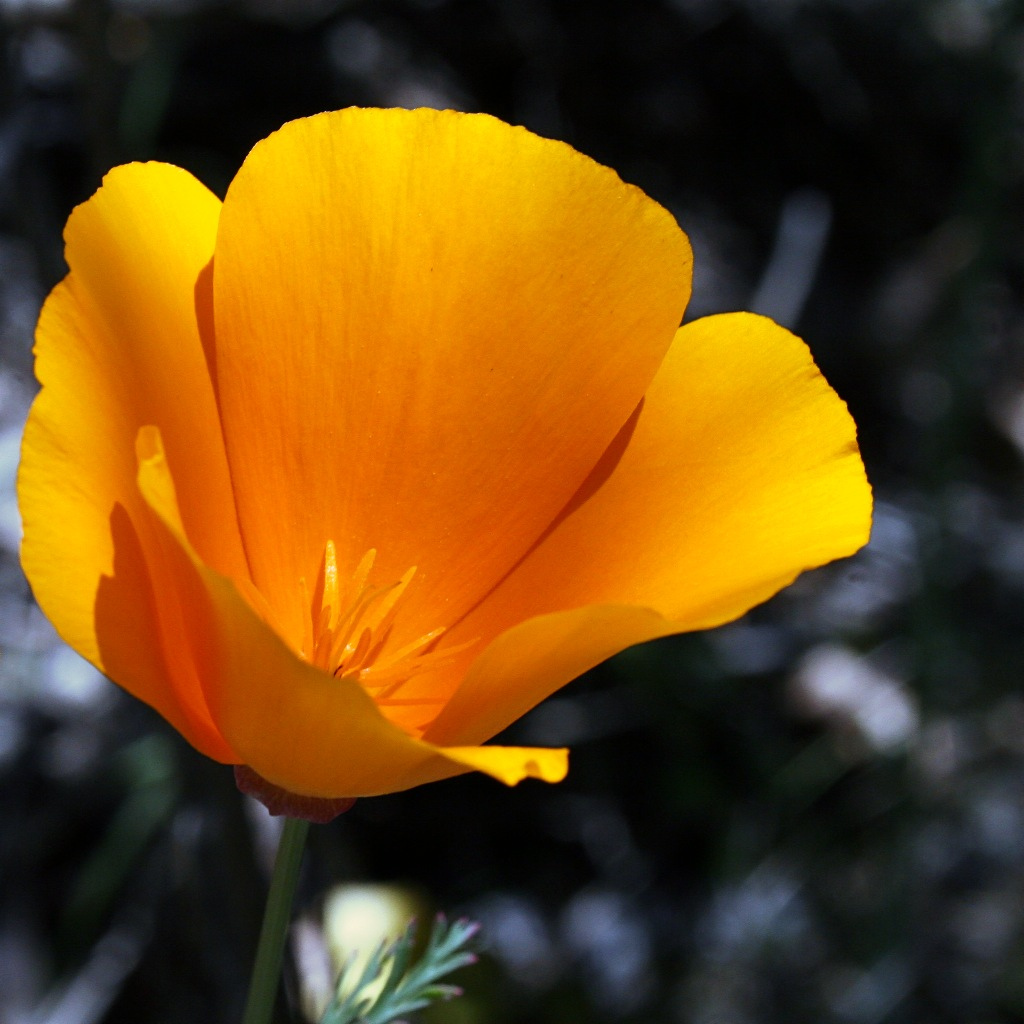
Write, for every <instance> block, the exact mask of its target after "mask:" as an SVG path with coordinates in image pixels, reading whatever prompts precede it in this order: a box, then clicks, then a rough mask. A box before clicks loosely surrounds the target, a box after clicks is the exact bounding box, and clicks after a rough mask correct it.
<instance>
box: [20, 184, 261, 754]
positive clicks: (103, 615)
mask: <svg viewBox="0 0 1024 1024" xmlns="http://www.w3.org/2000/svg"><path fill="white" fill-rule="evenodd" d="M219 209H220V204H219V202H218V201H217V199H216V197H215V196H213V195H212V194H211V193H210V192H209V191H208V190H207V189H206V188H205V187H204V186H203V185H201V184H200V183H199V182H198V181H196V179H195V178H193V177H192V176H191V175H189V174H187V173H186V172H185V171H182V170H180V169H179V168H177V167H170V166H168V165H165V164H132V165H129V166H126V167H118V168H115V169H114V170H113V171H111V172H110V173H109V174H108V175H107V176H106V178H105V179H104V183H103V186H102V187H101V188H100V189H99V191H97V192H96V194H95V195H94V196H93V197H92V198H91V199H90V200H89V201H88V202H86V203H84V204H82V205H81V206H79V207H78V208H77V209H76V210H75V211H74V212H73V213H72V215H71V218H70V219H69V221H68V225H67V229H66V232H65V238H66V242H67V250H66V253H67V260H68V264H69V266H70V273H69V274H68V276H67V277H66V278H65V279H64V280H63V281H62V282H61V283H60V284H59V285H58V286H57V287H56V288H55V289H54V290H53V292H52V293H51V295H50V297H49V298H48V300H47V302H46V304H45V306H44V307H43V311H42V314H41V315H40V319H39V326H38V329H37V334H36V374H37V376H38V378H39V380H40V382H41V384H42V386H43V387H42V391H41V392H40V393H39V395H38V396H37V398H36V400H35V403H34V404H33V406H32V410H31V413H30V414H29V420H28V424H27V426H26V428H25V437H24V442H23V446H22V461H21V468H20V471H19V479H18V494H19V502H20V506H21V512H22V519H23V523H24V541H23V544H22V564H23V566H24V569H25V573H26V575H27V576H28V579H29V581H30V583H31V584H32V588H33V591H34V592H35V595H36V598H37V599H38V601H39V604H40V606H41V607H42V609H43V611H44V612H45V613H46V615H47V616H48V618H49V619H50V620H51V621H52V622H53V623H54V625H55V626H56V627H57V630H58V632H59V633H60V634H61V635H62V636H63V637H64V639H65V640H67V641H68V643H70V644H71V645H72V646H73V647H74V648H75V649H76V650H77V651H79V653H81V654H82V655H84V656H85V657H86V658H88V659H89V660H90V661H92V662H93V664H95V665H96V666H97V667H98V668H100V669H101V670H103V671H104V672H106V673H107V674H108V675H110V676H112V677H113V678H115V679H116V680H117V682H118V683H120V684H121V685H122V686H124V687H125V688H126V689H127V690H129V691H130V692H132V693H134V694H135V695H136V696H138V697H140V698H142V699H143V700H145V701H146V702H147V703H149V704H151V705H153V706H154V707H156V708H157V709H158V710H159V711H160V712H161V713H162V714H163V715H164V716H165V717H166V718H168V719H169V720H170V721H171V722H172V724H173V725H174V726H175V727H176V728H177V729H178V730H179V731H180V732H182V733H183V734H184V735H185V736H186V737H187V738H188V739H189V740H190V742H192V743H193V744H194V745H195V746H196V747H198V748H199V749H200V750H202V751H203V752H205V753H207V754H209V755H210V756H211V757H216V758H220V759H223V760H230V758H231V751H230V749H229V748H228V747H227V745H226V744H225V743H224V741H223V739H222V738H221V737H220V736H219V735H218V734H217V732H216V730H215V729H214V727H213V725H212V723H211V722H210V720H209V715H208V713H207V711H206V707H205V703H204V702H203V699H202V694H201V692H200V691H199V690H198V688H197V686H196V684H195V680H194V678H191V677H189V676H188V675H187V673H186V674H185V675H176V674H175V670H174V669H173V657H172V662H171V663H168V662H167V660H166V659H165V658H164V657H163V656H162V655H161V653H160V646H161V643H170V642H171V635H172V633H173V628H172V627H171V626H170V625H169V623H167V622H166V621H164V618H163V617H164V613H165V612H166V609H164V608H163V606H162V604H161V603H160V602H158V601H156V600H155V594H157V593H158V592H159V589H160V587H161V586H162V580H161V579H160V578H159V575H158V574H154V566H153V565H152V564H151V563H150V561H149V560H148V555H149V551H148V544H149V540H150V538H149V537H148V536H147V533H146V528H145V524H144V522H143V521H142V520H143V519H144V518H145V517H144V516H143V515H142V510H141V502H140V501H139V499H138V496H137V488H136V486H135V458H134V443H135V435H136V432H137V430H138V428H139V426H140V425H141V424H142V423H146V422H154V423H158V424H159V425H160V427H161V429H162V430H163V431H164V433H165V436H166V437H167V447H168V452H169V458H170V460H171V463H172V464H173V465H174V466H175V467H176V472H178V473H179V474H180V478H181V481H182V483H181V493H182V513H183V517H184V521H185V523H186V526H187V529H188V532H189V535H190V537H192V538H193V542H194V543H195V544H196V546H197V548H198V549H199V550H201V551H202V552H203V554H204V557H205V558H208V559H209V560H210V561H211V563H212V564H215V565H217V566H218V567H220V568H221V569H222V570H223V571H225V572H242V573H244V571H245V570H244V558H243V554H242V549H241V544H240V537H239V534H238V529H237V520H236V517H235V514H234V508H233V499H232V496H231V488H230V481H229V479H228V473H227V462H226V459H225V456H224V449H223V441H222V438H221V431H220V424H219V419H218V416H217V410H216V405H215V402H214V396H213V391H212V388H211V385H210V381H209V375H208V373H207V368H206V362H205V358H204V354H203V348H202V344H201V342H200V338H199V332H198V328H197V323H196V313H195V295H194V288H195V284H196V280H197V277H198V275H199V273H200V271H201V270H202V268H203V267H204V265H206V264H207V262H208V261H209V260H210V257H211V255H212V252H213V244H214V237H215V233H216V228H217V219H218V214H219ZM168 629H171V633H168Z"/></svg>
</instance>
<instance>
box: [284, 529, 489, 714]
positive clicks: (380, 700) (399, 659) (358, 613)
mask: <svg viewBox="0 0 1024 1024" xmlns="http://www.w3.org/2000/svg"><path fill="white" fill-rule="evenodd" d="M376 554H377V553H376V551H375V550H373V549H371V550H369V551H367V552H366V554H365V555H363V557H362V559H361V560H360V562H359V564H358V565H357V566H356V569H355V571H354V572H353V573H352V575H351V577H349V578H347V579H346V578H344V576H343V575H342V574H339V572H338V561H337V552H336V550H335V546H334V542H333V541H330V540H329V541H328V542H327V544H326V545H325V547H324V554H323V559H322V561H321V563H320V567H319V570H318V572H317V579H316V585H315V586H314V588H313V591H312V593H310V592H309V587H308V585H307V583H306V581H305V579H303V580H302V592H303V600H304V602H305V603H306V604H307V606H308V608H309V617H308V619H307V623H306V632H305V636H304V637H303V642H302V649H301V651H300V653H301V655H302V657H303V658H304V659H305V660H306V661H308V662H310V664H312V665H315V666H316V667H317V668H319V669H321V670H323V671H324V672H328V673H330V674H331V675H333V676H335V677H336V678H338V679H351V680H353V681H355V682H358V683H359V685H360V686H362V687H363V689H364V690H366V692H367V693H368V694H369V695H370V696H371V697H372V698H373V699H374V701H375V702H376V704H377V705H378V707H380V709H381V711H382V712H383V713H385V714H386V715H387V716H388V717H394V713H393V712H392V713H389V712H388V709H394V710H395V711H397V710H398V709H409V710H412V709H414V708H422V709H423V710H424V711H429V712H431V714H430V717H431V718H432V717H433V714H434V713H436V710H437V709H438V708H439V707H440V706H441V705H442V704H443V703H444V698H443V697H441V696H436V697H435V696H432V695H424V694H422V693H420V694H417V696H415V697H412V696H404V695H403V694H402V692H401V691H402V687H403V686H405V684H406V683H407V682H408V681H409V680H410V679H412V678H413V677H414V676H418V675H422V674H423V673H425V672H430V671H434V670H436V669H439V668H441V667H442V666H444V665H445V664H448V663H449V662H451V661H452V660H454V658H455V657H456V656H457V655H459V654H461V653H462V652H463V651H464V650H466V649H467V648H468V647H471V646H472V645H473V644H474V643H475V641H470V642H469V643H463V644H459V645H457V646H454V647H448V648H443V649H441V650H438V649H437V644H438V641H439V640H440V639H441V637H442V636H443V635H444V633H445V629H444V628H443V627H439V628H436V629H432V630H430V631H429V632H427V633H424V634H423V635H422V636H420V637H418V638H417V639H416V640H413V641H412V642H410V643H405V644H402V646H400V647H396V646H395V645H394V644H392V643H391V637H392V627H393V626H394V623H395V620H396V618H397V617H398V615H399V614H400V611H401V602H402V597H403V595H404V594H405V593H406V591H407V590H408V588H409V584H410V583H412V580H413V577H414V576H415V575H416V567H415V566H413V567H412V568H410V569H408V570H407V571H406V572H405V573H404V574H403V575H402V577H401V578H400V579H398V580H395V581H394V582H392V583H388V584H385V585H383V586H374V585H373V584H371V583H370V582H369V579H370V574H371V572H372V570H373V563H374V559H375V558H376ZM400 714H401V717H403V718H404V717H406V715H405V714H404V713H400Z"/></svg>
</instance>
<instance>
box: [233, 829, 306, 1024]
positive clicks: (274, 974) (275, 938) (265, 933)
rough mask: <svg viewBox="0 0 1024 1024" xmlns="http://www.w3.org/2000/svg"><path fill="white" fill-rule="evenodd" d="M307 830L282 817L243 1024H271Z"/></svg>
mask: <svg viewBox="0 0 1024 1024" xmlns="http://www.w3.org/2000/svg"><path fill="white" fill-rule="evenodd" d="M308 831H309V822H308V821H306V820H305V819H303V818H285V820H284V831H283V832H282V833H281V842H280V844H279V845H278V847H277V858H276V860H275V861H274V875H273V878H271V880H270V892H269V893H268V894H267V906H266V909H265V910H264V911H263V927H262V928H261V929H260V944H259V946H258V948H257V950H256V962H255V963H254V964H253V968H252V980H251V981H250V982H249V997H248V999H247V1000H246V1004H245V1014H244V1016H243V1017H242V1024H270V1019H271V1017H272V1016H273V1013H274V1000H275V998H276V996H277V989H278V986H279V985H280V982H281V959H282V957H283V955H284V943H285V938H286V936H287V935H288V924H289V922H290V921H291V913H292V898H293V897H294V895H295V885H296V883H297V882H298V880H299V866H300V865H301V864H302V851H303V848H304V847H305V845H306V833H307V832H308Z"/></svg>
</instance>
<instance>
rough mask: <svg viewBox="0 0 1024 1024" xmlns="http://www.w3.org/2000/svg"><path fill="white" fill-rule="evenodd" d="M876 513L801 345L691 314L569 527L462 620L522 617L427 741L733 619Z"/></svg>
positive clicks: (863, 528) (507, 716)
mask: <svg viewBox="0 0 1024 1024" xmlns="http://www.w3.org/2000/svg"><path fill="white" fill-rule="evenodd" d="M870 521H871V491H870V488H869V486H868V483H867V480H866V478H865V475H864V467H863V464H862V462H861V459H860V455H859V453H858V451H857V444H856V433H855V427H854V423H853V420H852V419H851V417H850V415H849V413H848V412H847V409H846V406H845V405H844V404H843V403H842V402H841V401H840V400H839V398H838V397H837V396H836V394H835V392H834V391H833V390H832V389H831V388H830V387H829V385H828V383H827V382H826V381H825V379H824V378H823V377H822V376H821V374H820V373H819V372H818V370H817V368H816V367H815V365H814V362H813V361H812V359H811V356H810V353H809V352H808V350H807V347H806V346H805V345H804V343H803V342H802V341H800V340H799V339H798V338H796V337H794V336H793V335H792V334H790V333H789V332H788V331H786V330H784V329H783V328H781V327H779V326H778V325H776V324H774V323H772V322H771V321H770V320H767V319H765V318H764V317H758V316H754V315H753V314H748V313H735V314H725V315H722V316H714V317H707V318H705V319H702V320H697V321H695V322H694V323H691V324H688V325H687V326H685V327H683V328H681V329H680V330H679V332H678V334H677V336H676V341H675V343H674V344H673V346H672V349H671V351H670V352H669V354H668V356H667V357H666V360H665V362H664V364H663V366H662V368H661V370H660V371H659V373H658V375H657V377H656V378H655V379H654V381H653V383H652V385H651V387H650V389H649V390H648V393H647V395H646V396H645V398H644V402H643V404H642V407H641V408H640V409H639V410H638V411H637V414H636V415H635V417H634V418H633V419H632V420H631V422H630V423H629V424H627V426H626V427H625V428H623V431H622V433H621V434H620V436H619V438H617V439H616V442H615V444H613V445H612V446H611V447H610V449H609V450H608V452H607V453H606V456H605V458H604V459H603V460H602V463H601V464H599V466H598V467H597V468H596V469H595V471H594V474H593V475H592V477H591V479H589V480H588V481H587V483H586V484H585V485H584V486H583V488H581V490H580V492H579V493H578V494H577V496H576V497H575V498H574V499H573V501H572V502H571V503H570V505H569V506H568V508H567V509H566V510H565V512H564V514H563V516H561V517H560V519H559V521H558V523H557V524H556V526H555V527H554V528H553V529H552V530H551V532H550V533H549V534H548V535H547V536H545V537H544V538H543V539H542V541H541V542H540V543H539V544H538V545H537V546H536V547H535V548H534V549H533V550H532V551H531V552H530V554H529V555H528V556H527V558H525V559H524V560H523V561H522V563H521V564H520V565H518V566H517V567H516V569H515V570H514V571H513V572H512V573H511V574H510V575H509V576H508V578H507V579H506V580H505V581H504V582H503V583H502V585H501V586H499V587H498V588H497V589H496V590H495V591H494V592H493V593H492V594H491V595H489V596H488V598H487V600H486V601H485V602H483V604H482V605H481V606H480V607H479V608H477V609H476V610H474V611H473V612H472V613H471V614H470V615H468V616H467V617H466V619H465V620H464V621H463V622H461V623H459V625H458V626H457V627H456V628H455V629H453V630H452V631H451V633H450V634H449V636H448V638H447V639H448V641H449V642H451V643H453V644H454V643H458V642H459V641H460V640H461V639H463V638H465V637H470V636H479V637H483V638H488V637H494V636H495V635H497V634H501V633H502V631H503V630H509V632H507V633H504V634H503V635H501V636H499V638H498V640H496V641H495V642H494V643H492V644H491V646H490V647H489V648H488V650H487V651H486V652H485V653H484V655H483V656H482V657H480V658H479V659H478V660H477V661H476V662H475V663H474V664H473V665H472V667H471V668H469V670H468V675H467V677H466V679H465V680H464V681H463V683H462V685H461V686H460V688H459V689H458V691H457V692H456V694H455V696H454V697H453V699H452V700H451V702H450V703H449V704H448V705H447V707H446V708H445V709H444V711H443V712H442V714H441V715H440V717H439V718H438V720H436V721H435V722H434V724H433V725H432V726H431V727H430V728H429V729H428V730H427V731H426V734H425V738H427V739H429V740H430V741H431V742H451V743H463V742H473V743H475V742H481V741H482V740H484V739H487V738H489V737H490V736H492V735H494V733H495V732H496V731H499V730H500V729H501V728H503V727H504V726H505V725H507V724H508V723H509V722H511V721H513V720H514V719H515V718H517V717H518V716H519V715H521V714H523V712H524V711H526V710H528V708H529V707H530V706H532V704H534V703H536V702H537V701H538V700H541V699H543V697H545V696H546V695H547V694H548V693H550V692H551V691H552V690H554V689H557V688H558V687H559V686H561V685H563V684H564V683H566V682H568V681H569V680H570V679H572V678H573V677H574V676H575V675H578V674H579V673H580V672H582V671H584V670H585V669H587V668H589V667H591V666H592V665H594V664H597V663H598V662H599V661H601V660H603V659H604V658H606V657H607V656H608V655H610V654H613V653H615V652H616V651H618V650H622V649H623V648H625V647H628V646H630V645H632V644H635V643H639V642H641V641H644V640H648V639H651V638H653V637H655V636H662V635H665V634H668V633H676V632H683V631H687V630H695V629H706V628H709V627H711V626H716V625H719V624H721V623H723V622H727V621H729V620H730V619H734V618H736V617H737V616H739V615H742V614H743V613H744V612H745V611H746V610H747V609H749V608H750V607H752V606H753V605H755V604H757V603H759V602H761V601H764V600H766V599H767V598H768V597H770V596H771V595H772V594H774V593H775V592H776V591H778V590H780V589H781V588H782V587H784V586H786V585H787V584H788V583H790V582H792V580H793V579H794V578H795V577H796V576H797V575H798V574H799V573H800V572H802V571H803V570H805V569H809V568H812V567H814V566H818V565H821V564H823V563H825V562H827V561H830V560H831V559H834V558H838V557H841V556H843V555H849V554H852V553H853V552H854V551H856V550H857V549H858V548H859V547H861V546H862V545H863V544H864V543H865V542H866V541H867V537H868V532H869V529H870ZM588 605H597V606H602V607H580V606H588ZM608 606H619V607H618V608H615V607H608ZM623 606H635V607H623ZM573 608H575V609H577V610H576V611H572V612H563V613H562V614H560V615H548V614H546V613H551V612H556V611H558V610H559V609H573ZM644 609H650V611H644ZM534 616H542V617H541V618H533V617H534ZM524 620H530V621H524ZM516 623H522V624H521V625H518V626H516V625H515V624H516ZM513 626H515V628H514V629H513V628H511V627H513Z"/></svg>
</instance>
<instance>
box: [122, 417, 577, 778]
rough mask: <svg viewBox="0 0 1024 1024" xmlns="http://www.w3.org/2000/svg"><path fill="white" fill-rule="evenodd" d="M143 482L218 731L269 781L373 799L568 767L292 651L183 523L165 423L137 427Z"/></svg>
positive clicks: (550, 774)
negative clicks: (411, 707)
mask: <svg viewBox="0 0 1024 1024" xmlns="http://www.w3.org/2000/svg"><path fill="white" fill-rule="evenodd" d="M138 449H139V474H138V482H139V489H140V491H141V493H142V495H143V496H144V498H145V500H146V502H147V503H148V504H149V506H150V508H151V509H152V510H153V513H154V519H156V520H158V523H159V526H160V531H161V534H162V543H163V545H164V551H165V554H166V557H167V559H168V561H169V562H171V563H173V567H174V572H173V575H174V579H175V586H176V592H175V593H174V594H173V595H167V598H168V599H169V600H170V599H173V603H174V604H175V605H176V606H177V607H179V608H180V609H181V612H182V615H183V617H184V620H185V633H186V635H187V643H188V646H189V653H190V656H191V657H192V659H193V661H194V663H195V664H196V666H197V673H198V675H199V676H200V678H201V679H202V680H203V681H204V685H205V687H206V692H207V697H208V699H209V702H210V707H211V710H212V712H213V717H214V720H215V721H216V722H217V725H218V726H219V728H220V729H221V730H222V731H223V734H224V735H225V736H226V737H227V739H228V740H229V742H230V743H231V745H232V747H233V748H234V749H235V750H236V751H237V752H238V757H239V759H240V761H242V762H244V763H245V764H247V765H249V766H250V767H251V768H253V769H254V770H255V771H256V772H258V773H259V775H261V776H262V777H263V778H264V779H266V780H267V781H268V782H271V783H273V784H274V785H277V786H281V787H283V788H284V789H287V790H289V791H291V792H293V793H298V794H300V795H303V796H317V797H339V796H352V797H362V796H375V795H378V794H381V793H391V792H395V791H397V790H401V789H407V788H409V787H412V786H418V785H421V784H422V783H425V782H434V781H437V780H439V779H444V778H449V777H451V776H454V775H460V774H463V773H464V772H467V771H471V770H476V771H483V772H486V773H487V774H489V775H492V776H494V777H495V778H497V779H499V780H500V781H502V782H504V783H506V784H508V785H513V784H515V783H516V782H519V781H520V780H521V779H523V778H527V777H535V778H541V779H544V780H546V781H552V782H556V781H559V780H560V779H561V778H562V777H563V776H564V775H565V767H566V756H567V755H566V751H564V750H535V749H530V748H515V747H485V748H472V747H468V748H467V747H459V748H456V749H453V750H445V749H441V748H438V747H434V746H431V745H430V744H427V743H423V742H422V741H420V740H416V739H413V738H412V737H410V736H407V735H406V734H405V733H403V732H402V731H401V730H400V729H398V728H396V727H395V726H394V725H392V724H391V723H390V722H388V721H387V720H386V719H385V718H384V717H383V716H382V715H381V714H380V712H379V711H378V710H377V707H376V705H375V704H374V703H373V701H372V700H371V699H370V697H369V696H368V695H367V694H366V693H365V691H364V690H363V689H362V688H361V687H360V686H359V685H358V684H357V683H354V682H352V681H351V680H349V679H346V678H337V679H336V678H334V677H333V676H330V675H328V674H326V673H324V672H322V671H320V670H319V669H316V668H313V667H312V666H311V665H309V664H307V663H306V662H303V661H301V660H300V659H299V658H297V657H296V656H295V655H294V654H293V653H292V652H291V651H290V650H289V649H288V648H287V647H286V646H285V644H284V643H283V642H282V641H281V639H280V638H279V637H278V636H277V634H276V633H275V632H274V631H273V630H272V629H271V628H270V627H269V626H268V625H267V624H266V623H264V622H263V621H261V620H260V619H259V618H258V617H257V615H256V614H255V613H254V612H253V610H252V608H251V607H250V606H249V605H248V604H247V603H246V602H245V601H244V600H243V599H242V597H241V596H240V595H239V592H238V590H237V588H236V587H235V586H234V584H233V583H232V582H231V581H230V580H228V579H227V578H226V577H225V576H222V575H221V574H220V573H217V572H215V571H214V570H212V569H210V568H208V567H207V566H205V565H203V563H202V562H201V560H200V559H199V558H198V556H197V554H196V552H195V551H194V550H192V548H191V547H190V545H189V543H188V540H187V539H186V537H185V534H184V532H183V529H182V526H181V520H180V516H179V512H178V508H177V499H176V497H175V487H174V480H173V478H172V477H171V474H170V470H169V467H168V463H167V460H166V458H165V457H164V454H163V451H162V448H161V445H160V436H159V432H158V431H156V430H155V429H153V428H144V429H143V430H142V431H141V432H140V434H139V442H138Z"/></svg>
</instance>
